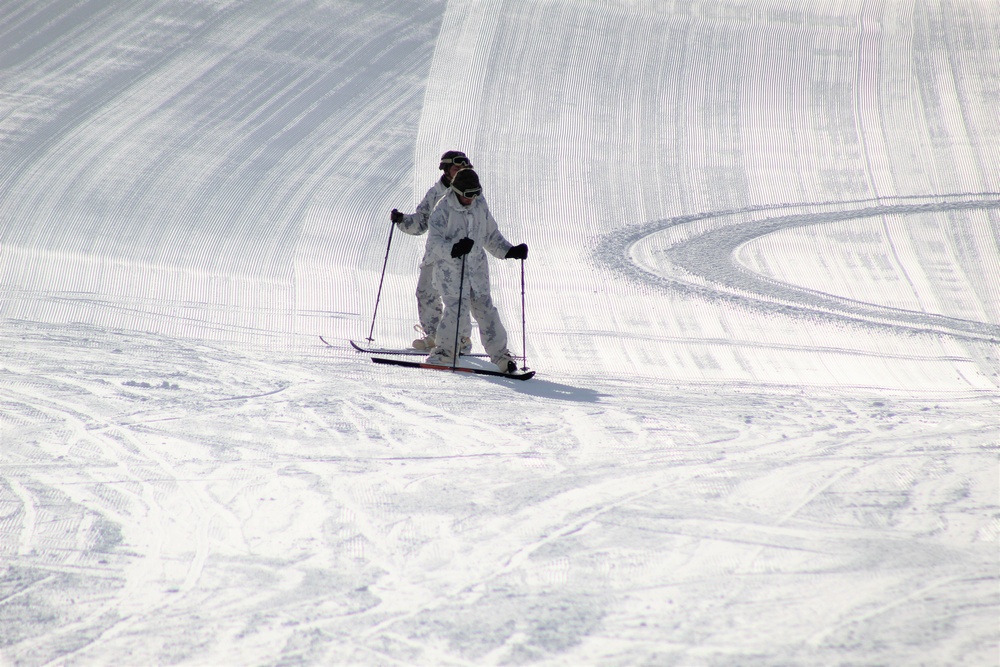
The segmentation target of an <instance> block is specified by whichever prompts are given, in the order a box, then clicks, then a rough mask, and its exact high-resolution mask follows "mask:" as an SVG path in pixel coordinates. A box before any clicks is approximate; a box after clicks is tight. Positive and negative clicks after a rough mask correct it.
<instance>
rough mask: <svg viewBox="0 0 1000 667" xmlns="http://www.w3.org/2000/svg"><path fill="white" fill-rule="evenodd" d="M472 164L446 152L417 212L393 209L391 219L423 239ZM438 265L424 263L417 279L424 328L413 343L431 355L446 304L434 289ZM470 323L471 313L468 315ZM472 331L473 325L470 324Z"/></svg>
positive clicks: (465, 349)
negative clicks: (437, 209)
mask: <svg viewBox="0 0 1000 667" xmlns="http://www.w3.org/2000/svg"><path fill="white" fill-rule="evenodd" d="M471 167H472V162H471V161H470V160H469V157H468V156H467V155H466V154H465V153H463V152H462V151H445V153H444V155H442V156H441V163H440V164H439V165H438V169H440V170H441V171H442V172H444V173H443V174H441V178H439V179H438V180H436V181H434V185H432V186H431V187H430V189H429V190H427V194H425V195H424V198H423V199H422V200H421V201H420V203H419V204H418V205H417V210H416V211H415V212H413V213H410V214H404V213H401V212H399V211H397V210H396V209H392V213H390V214H389V219H390V220H392V221H393V222H394V223H395V224H396V226H397V227H398V228H399V230H400V231H402V232H404V233H406V234H409V235H411V236H420V235H422V234H425V233H426V232H427V221H428V220H429V219H430V217H431V212H432V211H433V210H434V207H435V206H437V203H438V202H439V201H440V200H441V198H442V197H444V196H445V195H446V194H448V188H449V187H451V181H452V179H453V178H455V174H457V173H458V172H459V171H461V170H462V169H466V168H471ZM433 276H434V265H433V264H429V263H427V262H421V263H420V275H419V276H418V277H417V292H416V297H417V319H419V320H420V324H418V325H417V326H415V327H414V328H415V329H416V330H417V331H418V332H420V333H421V334H422V336H421V337H420V338H417V339H416V340H415V341H413V347H414V348H416V349H418V350H426V351H430V350H432V349H434V340H435V339H434V336H435V334H436V333H437V328H438V323H439V322H440V321H441V312H442V303H441V293H440V292H439V291H438V290H437V289H436V288H435V287H434V279H433ZM464 317H465V319H466V320H468V319H469V315H468V313H466V314H465V315H464ZM470 327H471V324H470ZM462 343H463V345H462V352H463V353H468V352H470V351H471V350H472V343H471V341H470V340H469V339H468V338H466V339H465V340H463V341H462Z"/></svg>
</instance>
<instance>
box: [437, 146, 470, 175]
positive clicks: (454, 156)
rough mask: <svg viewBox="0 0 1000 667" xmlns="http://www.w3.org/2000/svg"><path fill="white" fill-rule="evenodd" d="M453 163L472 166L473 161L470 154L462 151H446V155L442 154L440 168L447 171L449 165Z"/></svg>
mask: <svg viewBox="0 0 1000 667" xmlns="http://www.w3.org/2000/svg"><path fill="white" fill-rule="evenodd" d="M453 164H457V165H461V166H462V167H472V161H471V160H469V156H468V155H466V154H465V153H463V152H462V151H445V153H444V155H442V156H441V164H439V165H438V169H440V170H441V171H447V170H448V167H450V166H451V165H453Z"/></svg>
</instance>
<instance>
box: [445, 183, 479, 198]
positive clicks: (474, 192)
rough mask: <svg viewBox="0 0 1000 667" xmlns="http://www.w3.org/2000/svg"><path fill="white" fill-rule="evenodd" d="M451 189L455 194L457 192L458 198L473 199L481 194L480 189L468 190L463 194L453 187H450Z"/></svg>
mask: <svg viewBox="0 0 1000 667" xmlns="http://www.w3.org/2000/svg"><path fill="white" fill-rule="evenodd" d="M452 189H453V190H455V192H457V193H458V194H459V196H460V197H465V198H466V199H475V198H476V197H478V196H479V195H481V194H483V189H482V188H469V189H468V190H466V191H464V192H463V191H462V190H459V189H458V188H456V187H455V186H452Z"/></svg>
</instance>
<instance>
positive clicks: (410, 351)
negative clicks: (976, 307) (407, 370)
mask: <svg viewBox="0 0 1000 667" xmlns="http://www.w3.org/2000/svg"><path fill="white" fill-rule="evenodd" d="M319 339H320V340H322V341H323V342H324V343H326V341H325V340H323V337H322V336H320V337H319ZM326 344H327V345H330V344H329V343H326ZM330 347H333V346H332V345H330ZM351 347H353V348H354V349H355V350H357V351H358V352H364V353H365V354H400V355H406V356H411V357H421V356H423V357H426V356H427V355H429V354H430V352H428V351H427V350H415V349H414V348H412V347H406V348H391V347H364V346H362V345H359V344H357V343H355V342H354V341H353V340H352V341H351ZM460 356H463V357H479V358H480V359H487V358H489V356H490V355H488V354H482V353H479V352H477V353H475V354H463V355H460Z"/></svg>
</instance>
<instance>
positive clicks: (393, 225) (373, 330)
mask: <svg viewBox="0 0 1000 667" xmlns="http://www.w3.org/2000/svg"><path fill="white" fill-rule="evenodd" d="M394 231H396V223H395V222H394V223H392V226H391V227H389V243H388V244H386V246H385V259H384V260H382V277H381V278H379V280H378V294H376V295H375V310H374V311H373V312H372V327H371V329H369V330H368V342H369V343H370V342H372V341H373V340H375V339H374V338H372V333H374V332H375V316H376V315H378V302H379V300H380V299H381V298H382V282H383V281H384V280H385V267H386V265H387V264H388V263H389V248H391V247H392V233H393V232H394Z"/></svg>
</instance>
